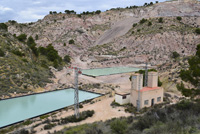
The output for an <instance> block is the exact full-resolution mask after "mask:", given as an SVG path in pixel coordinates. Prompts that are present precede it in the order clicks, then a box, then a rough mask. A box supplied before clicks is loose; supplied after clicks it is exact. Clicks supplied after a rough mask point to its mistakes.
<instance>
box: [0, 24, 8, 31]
mask: <svg viewBox="0 0 200 134" xmlns="http://www.w3.org/2000/svg"><path fill="white" fill-rule="evenodd" d="M0 29H2V30H6V31H8V26H7V25H6V24H5V23H0Z"/></svg>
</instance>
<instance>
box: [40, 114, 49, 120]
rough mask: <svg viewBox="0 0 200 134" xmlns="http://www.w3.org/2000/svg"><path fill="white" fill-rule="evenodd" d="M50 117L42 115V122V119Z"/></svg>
mask: <svg viewBox="0 0 200 134" xmlns="http://www.w3.org/2000/svg"><path fill="white" fill-rule="evenodd" d="M48 117H49V115H42V116H40V119H41V120H42V119H45V118H48Z"/></svg>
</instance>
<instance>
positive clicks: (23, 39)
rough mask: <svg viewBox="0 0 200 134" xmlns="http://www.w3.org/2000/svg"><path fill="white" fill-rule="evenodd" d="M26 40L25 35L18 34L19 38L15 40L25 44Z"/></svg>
mask: <svg viewBox="0 0 200 134" xmlns="http://www.w3.org/2000/svg"><path fill="white" fill-rule="evenodd" d="M26 38H27V35H26V34H20V35H19V36H17V39H18V40H19V41H22V42H25V41H26Z"/></svg>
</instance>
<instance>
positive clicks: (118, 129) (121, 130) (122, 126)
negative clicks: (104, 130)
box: [110, 119, 127, 134]
mask: <svg viewBox="0 0 200 134" xmlns="http://www.w3.org/2000/svg"><path fill="white" fill-rule="evenodd" d="M110 128H111V129H112V132H113V133H116V134H125V131H126V129H127V122H126V121H125V120H120V119H116V120H114V121H112V122H111V123H110Z"/></svg>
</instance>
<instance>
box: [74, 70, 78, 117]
mask: <svg viewBox="0 0 200 134" xmlns="http://www.w3.org/2000/svg"><path fill="white" fill-rule="evenodd" d="M74 89H75V90H74V114H75V116H76V118H79V96H78V69H74Z"/></svg>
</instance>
